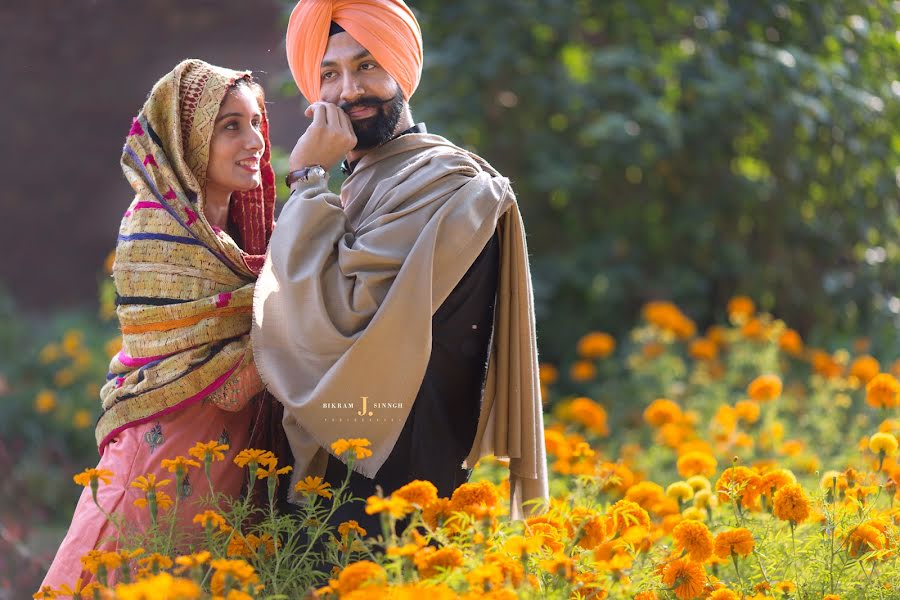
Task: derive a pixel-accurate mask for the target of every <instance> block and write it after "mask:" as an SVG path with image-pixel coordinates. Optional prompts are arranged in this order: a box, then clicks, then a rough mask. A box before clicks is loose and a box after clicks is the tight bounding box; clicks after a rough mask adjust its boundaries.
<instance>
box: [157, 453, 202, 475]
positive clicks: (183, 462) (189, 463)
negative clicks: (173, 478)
mask: <svg viewBox="0 0 900 600" xmlns="http://www.w3.org/2000/svg"><path fill="white" fill-rule="evenodd" d="M160 466H161V467H162V468H163V469H166V470H168V471H169V473H177V472H178V470H179V469H181V470H182V471H187V470H188V467H199V466H200V463H198V462H197V461H195V460H191V459H189V458H185V457H184V456H176V457H175V458H172V459H168V458H165V459H163V460H162V462H161V463H160Z"/></svg>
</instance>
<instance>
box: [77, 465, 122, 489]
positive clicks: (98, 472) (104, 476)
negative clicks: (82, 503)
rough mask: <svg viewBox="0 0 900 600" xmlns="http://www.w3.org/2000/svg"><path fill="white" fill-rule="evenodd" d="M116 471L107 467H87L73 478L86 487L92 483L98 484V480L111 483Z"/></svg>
mask: <svg viewBox="0 0 900 600" xmlns="http://www.w3.org/2000/svg"><path fill="white" fill-rule="evenodd" d="M113 475H114V473H113V472H112V471H109V470H107V469H85V470H84V471H82V472H81V473H79V474H77V475H75V476H74V477H72V479H73V480H74V481H75V483H77V484H78V485H83V486H84V487H91V486H92V485H95V484H97V482H98V481H102V482H103V483H107V484H108V483H109V482H110V481H112V478H113Z"/></svg>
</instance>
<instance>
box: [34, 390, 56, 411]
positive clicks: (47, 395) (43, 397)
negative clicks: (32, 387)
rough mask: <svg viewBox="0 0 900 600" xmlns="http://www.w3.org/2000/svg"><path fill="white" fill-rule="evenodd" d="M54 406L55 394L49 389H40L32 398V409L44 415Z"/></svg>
mask: <svg viewBox="0 0 900 600" xmlns="http://www.w3.org/2000/svg"><path fill="white" fill-rule="evenodd" d="M54 408H56V394H54V393H53V392H51V391H50V390H41V391H40V393H38V395H37V396H35V398H34V410H36V411H37V412H38V413H40V414H42V415H45V414H47V413H48V412H50V411H51V410H53V409H54Z"/></svg>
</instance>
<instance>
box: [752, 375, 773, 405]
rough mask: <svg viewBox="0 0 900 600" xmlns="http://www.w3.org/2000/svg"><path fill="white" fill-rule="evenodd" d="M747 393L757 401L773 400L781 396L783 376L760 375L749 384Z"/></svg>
mask: <svg viewBox="0 0 900 600" xmlns="http://www.w3.org/2000/svg"><path fill="white" fill-rule="evenodd" d="M747 395H748V396H750V398H751V399H752V400H755V401H757V402H771V401H772V400H776V399H777V398H778V397H779V396H781V378H780V377H778V375H760V376H759V377H757V378H756V379H754V380H753V381H751V382H750V385H748V386H747Z"/></svg>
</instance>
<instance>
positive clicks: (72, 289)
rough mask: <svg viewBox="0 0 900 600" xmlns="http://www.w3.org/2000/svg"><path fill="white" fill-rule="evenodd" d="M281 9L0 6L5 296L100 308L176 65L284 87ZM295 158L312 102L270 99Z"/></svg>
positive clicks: (29, 306) (243, 2) (229, 3)
mask: <svg viewBox="0 0 900 600" xmlns="http://www.w3.org/2000/svg"><path fill="white" fill-rule="evenodd" d="M283 27H284V24H283V16H282V4H281V3H279V2H276V1H275V0H180V1H177V0H30V1H28V0H4V1H3V2H2V5H0V31H2V32H3V33H2V36H0V61H2V62H0V86H2V87H0V181H2V191H0V249H2V253H3V260H2V261H0V287H4V288H6V289H7V290H8V291H9V292H11V293H12V295H13V297H14V298H15V300H16V302H17V304H18V305H19V306H20V307H21V308H22V309H24V310H26V311H28V312H32V311H43V310H47V309H51V308H64V307H71V306H78V305H88V306H89V305H91V303H94V302H95V301H96V300H95V299H96V289H97V274H98V272H99V270H100V267H101V265H102V263H103V259H104V258H105V257H106V255H107V253H108V252H109V251H110V250H111V249H112V248H113V246H114V244H115V237H116V231H117V228H118V223H119V219H120V218H121V215H122V213H123V212H124V210H125V208H126V207H127V205H128V203H129V202H130V201H131V188H130V187H129V186H128V184H127V183H126V182H125V179H124V177H123V176H122V172H121V170H120V169H119V164H118V163H119V155H120V153H121V149H122V144H123V142H124V139H125V134H126V133H127V131H128V128H129V127H130V125H131V118H132V117H133V116H134V115H135V114H136V113H137V111H138V110H139V109H140V107H141V105H142V104H143V101H144V99H145V98H146V96H147V93H148V92H149V91H150V88H151V87H152V85H153V83H154V82H155V81H156V80H157V79H158V78H159V77H160V76H162V75H163V74H165V73H166V72H167V71H169V70H170V69H171V68H172V67H173V66H174V65H175V64H176V63H177V62H178V61H180V60H182V59H184V58H191V57H196V58H201V59H204V60H206V61H209V62H212V63H215V64H220V65H222V66H227V67H232V68H246V69H251V70H253V71H262V73H257V75H258V76H259V77H260V79H261V80H262V82H263V85H264V86H266V88H267V90H274V89H275V87H277V85H273V83H272V82H273V79H278V78H281V77H283V75H284V74H285V73H286V69H287V62H286V59H285V57H284V48H283V46H284V42H283V40H284V30H283ZM269 100H270V105H269V118H270V120H271V122H272V138H273V139H272V141H273V144H275V145H279V146H281V147H283V148H288V149H289V148H290V147H291V146H292V145H293V143H294V141H295V140H296V138H297V135H298V133H299V132H300V130H301V128H302V127H303V126H304V124H305V123H306V121H305V120H304V119H303V118H302V114H301V113H302V108H303V104H302V99H301V98H300V97H299V95H298V96H294V97H291V98H290V99H282V98H278V97H277V95H276V94H274V93H270V94H269Z"/></svg>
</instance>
